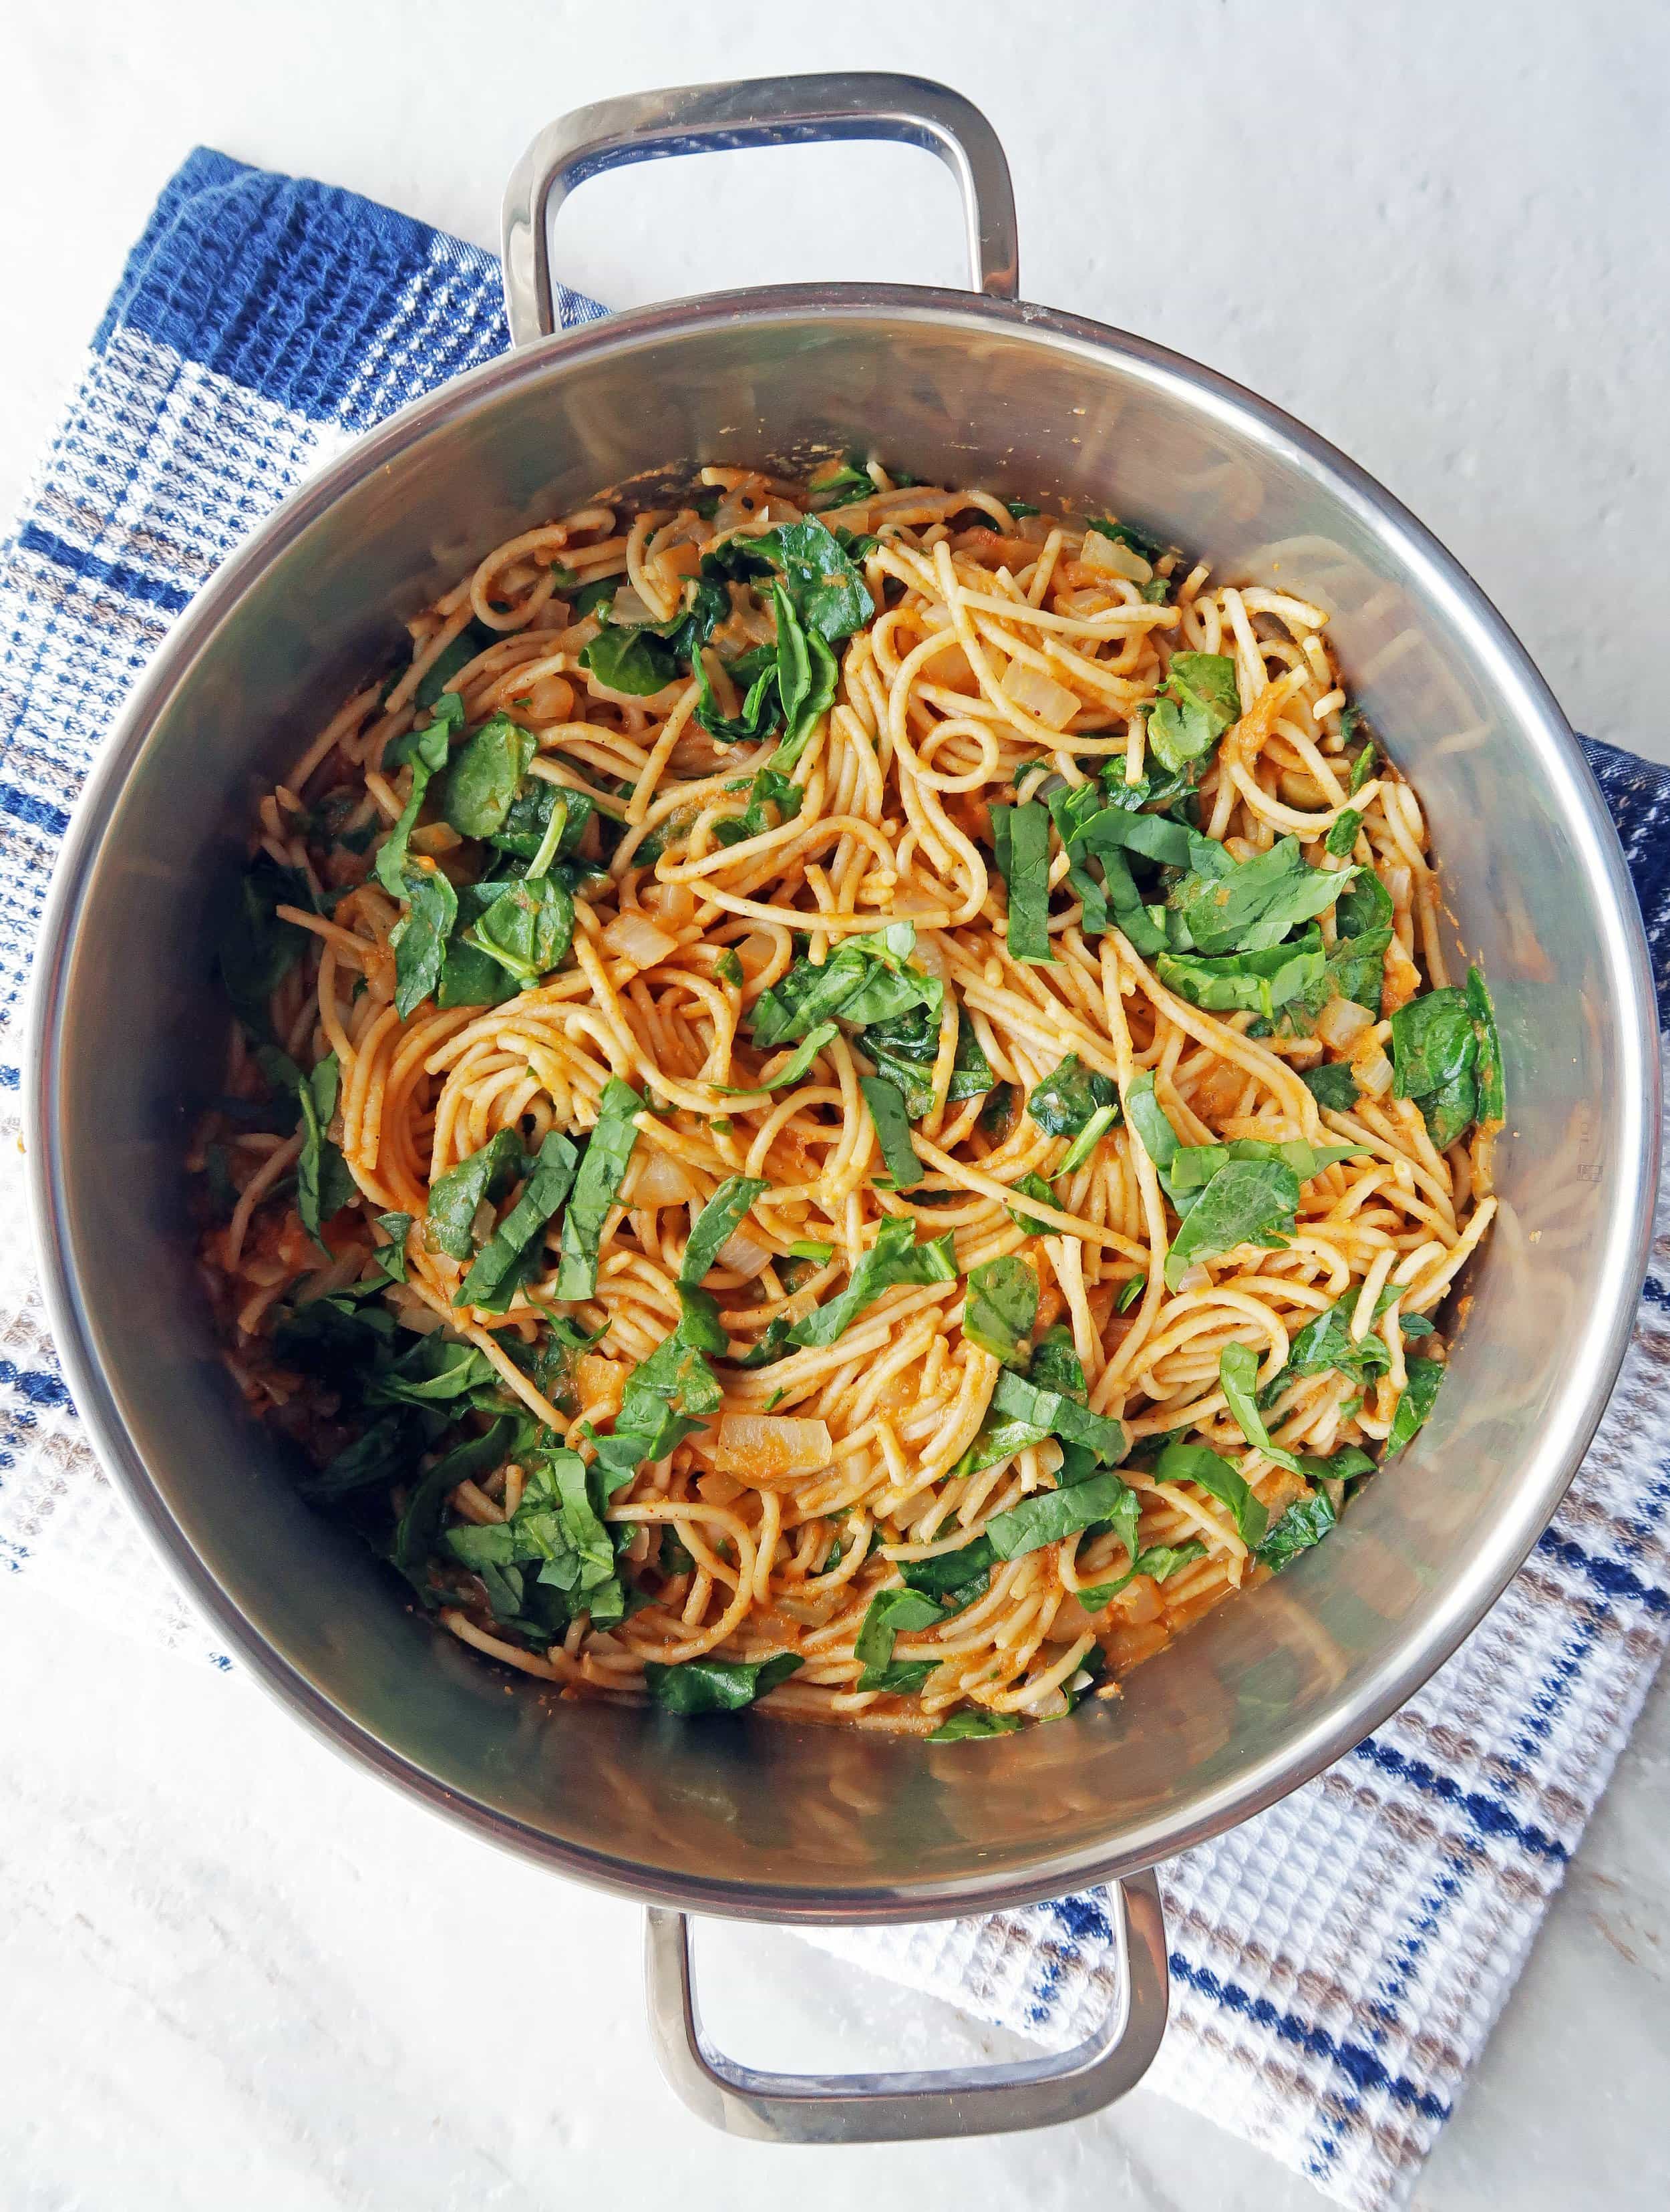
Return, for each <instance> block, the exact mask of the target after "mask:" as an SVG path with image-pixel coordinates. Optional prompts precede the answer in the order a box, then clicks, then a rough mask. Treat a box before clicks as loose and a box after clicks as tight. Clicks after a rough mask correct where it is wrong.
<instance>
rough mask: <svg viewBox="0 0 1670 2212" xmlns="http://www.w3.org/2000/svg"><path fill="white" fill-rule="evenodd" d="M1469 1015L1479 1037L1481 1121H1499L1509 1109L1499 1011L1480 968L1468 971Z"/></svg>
mask: <svg viewBox="0 0 1670 2212" xmlns="http://www.w3.org/2000/svg"><path fill="white" fill-rule="evenodd" d="M1467 1012H1469V1013H1470V1014H1471V1015H1472V1016H1473V1029H1474V1030H1475V1032H1476V1033H1477V1035H1478V1038H1479V1061H1478V1081H1479V1120H1480V1121H1501V1120H1502V1118H1503V1115H1505V1114H1506V1112H1507V1110H1508V1107H1507V1097H1506V1092H1505V1090H1504V1087H1503V1079H1502V1037H1501V1034H1500V1032H1499V1031H1498V1030H1497V1025H1496V1009H1495V1007H1494V1006H1492V1005H1491V994H1490V992H1489V991H1488V989H1487V988H1486V987H1485V978H1484V976H1483V975H1481V974H1480V973H1479V969H1477V968H1469V969H1468V970H1467Z"/></svg>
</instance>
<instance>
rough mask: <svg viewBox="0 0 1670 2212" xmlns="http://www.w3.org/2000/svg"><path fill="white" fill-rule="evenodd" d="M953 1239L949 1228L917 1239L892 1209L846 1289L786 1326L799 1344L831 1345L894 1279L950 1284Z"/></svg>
mask: <svg viewBox="0 0 1670 2212" xmlns="http://www.w3.org/2000/svg"><path fill="white" fill-rule="evenodd" d="M955 1255H956V1239H955V1237H954V1236H953V1235H952V1233H951V1231H949V1230H948V1231H946V1232H945V1234H944V1236H943V1237H934V1238H933V1239H932V1241H931V1242H929V1243H922V1244H919V1243H917V1242H916V1231H915V1227H914V1224H913V1223H912V1222H911V1220H910V1218H909V1217H908V1215H904V1214H896V1213H890V1214H889V1215H888V1216H887V1218H885V1219H884V1221H882V1222H881V1223H880V1224H879V1225H878V1227H877V1231H876V1241H875V1243H873V1244H871V1246H870V1247H869V1248H868V1249H867V1250H866V1251H865V1252H864V1254H863V1255H861V1256H860V1258H859V1263H858V1265H857V1267H854V1268H853V1273H852V1277H851V1279H850V1280H849V1282H848V1283H847V1288H846V1289H845V1290H844V1291H841V1294H840V1296H839V1297H834V1298H831V1299H830V1300H829V1304H827V1305H822V1306H817V1307H815V1308H814V1309H813V1310H812V1311H811V1313H809V1314H808V1315H807V1316H805V1320H804V1321H798V1322H795V1324H794V1326H793V1327H792V1328H791V1329H790V1331H789V1339H790V1341H791V1342H792V1343H794V1344H798V1345H816V1346H823V1345H828V1344H833V1343H835V1340H837V1338H839V1337H841V1335H843V1334H845V1332H846V1330H847V1328H849V1327H850V1326H851V1324H852V1323H853V1322H854V1321H855V1320H856V1319H857V1318H858V1316H859V1314H861V1313H862V1312H863V1311H864V1310H865V1307H866V1306H869V1305H873V1304H874V1303H875V1301H876V1300H877V1299H878V1297H880V1296H881V1294H882V1292H883V1291H885V1290H890V1289H891V1288H892V1286H893V1285H895V1284H896V1283H951V1282H955V1281H956V1256H955Z"/></svg>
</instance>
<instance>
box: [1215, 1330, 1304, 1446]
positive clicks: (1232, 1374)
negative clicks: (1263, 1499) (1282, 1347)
mask: <svg viewBox="0 0 1670 2212" xmlns="http://www.w3.org/2000/svg"><path fill="white" fill-rule="evenodd" d="M1258 1371H1259V1364H1258V1355H1257V1354H1256V1353H1255V1352H1254V1350H1253V1348H1252V1346H1250V1345H1248V1344H1226V1345H1225V1346H1224V1349H1223V1351H1222V1352H1219V1353H1218V1384H1219V1387H1220V1388H1221V1389H1222V1390H1223V1393H1224V1403H1225V1404H1226V1405H1227V1406H1228V1407H1229V1409H1230V1415H1231V1417H1232V1418H1233V1419H1234V1421H1235V1424H1236V1427H1237V1428H1238V1429H1239V1430H1240V1431H1241V1433H1242V1436H1243V1437H1246V1439H1247V1441H1248V1443H1249V1444H1251V1446H1252V1447H1253V1449H1254V1451H1260V1452H1262V1453H1263V1454H1264V1456H1265V1457H1266V1459H1267V1460H1272V1461H1273V1462H1275V1464H1276V1465H1277V1466H1278V1467H1284V1468H1286V1469H1287V1470H1288V1472H1289V1474H1298V1473H1299V1471H1300V1469H1299V1462H1298V1460H1297V1458H1296V1457H1295V1455H1293V1453H1291V1452H1290V1451H1284V1450H1283V1449H1282V1448H1281V1446H1280V1445H1279V1444H1275V1443H1272V1442H1271V1441H1270V1431H1269V1430H1268V1429H1266V1427H1265V1425H1264V1416H1263V1414H1262V1413H1260V1411H1259V1407H1258V1395H1257V1394H1258Z"/></svg>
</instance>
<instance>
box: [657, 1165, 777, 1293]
mask: <svg viewBox="0 0 1670 2212" xmlns="http://www.w3.org/2000/svg"><path fill="white" fill-rule="evenodd" d="M770 1188H771V1185H770V1184H769V1183H768V1182H760V1181H757V1180H756V1178H754V1177H753V1176H726V1179H725V1181H724V1182H722V1183H720V1186H719V1188H718V1189H717V1190H715V1191H714V1194H713V1196H712V1197H711V1198H710V1199H709V1200H707V1204H706V1205H705V1206H703V1207H702V1209H701V1212H700V1213H699V1214H697V1216H696V1218H695V1228H694V1229H693V1230H692V1231H690V1241H689V1243H688V1244H687V1245H686V1246H685V1247H684V1256H683V1260H682V1261H680V1262H679V1267H678V1279H679V1281H680V1283H681V1284H683V1286H684V1287H685V1289H687V1290H694V1289H695V1285H697V1284H698V1283H699V1282H701V1279H702V1278H703V1276H704V1275H706V1274H707V1271H708V1269H709V1268H710V1267H713V1266H714V1264H715V1263H716V1262H717V1261H718V1259H719V1255H720V1249H721V1248H722V1247H723V1246H724V1245H726V1244H728V1243H730V1241H731V1239H732V1237H734V1236H735V1235H736V1233H737V1231H738V1228H739V1227H740V1226H741V1225H742V1223H743V1221H744V1218H745V1217H746V1215H747V1212H748V1209H749V1207H750V1206H752V1205H753V1203H754V1201H755V1200H756V1198H760V1197H762V1196H763V1195H764V1194H765V1193H766V1192H767V1191H768V1190H769V1189H770Z"/></svg>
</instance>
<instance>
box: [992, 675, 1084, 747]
mask: <svg viewBox="0 0 1670 2212" xmlns="http://www.w3.org/2000/svg"><path fill="white" fill-rule="evenodd" d="M1003 688H1004V690H1005V691H1006V692H1007V693H1008V695H1009V696H1010V697H1011V699H1012V700H1013V701H1014V702H1015V704H1016V705H1017V707H1024V708H1025V709H1026V711H1027V712H1028V714H1035V715H1036V716H1037V718H1038V720H1040V721H1041V722H1044V723H1047V724H1048V726H1049V727H1050V728H1051V729H1052V730H1065V729H1066V726H1067V724H1068V723H1069V722H1070V721H1072V718H1073V716H1074V715H1075V714H1078V711H1079V709H1080V708H1081V707H1083V705H1084V701H1083V700H1082V699H1081V698H1080V697H1079V696H1078V693H1077V692H1076V691H1069V690H1068V689H1067V687H1066V684H1058V683H1057V682H1056V681H1055V679H1054V677H1053V676H1046V675H1045V674H1044V672H1043V671H1042V669H1041V668H1029V667H1028V666H1027V665H1026V664H1025V662H1024V661H1020V660H1011V662H1010V664H1009V666H1008V667H1007V669H1005V671H1004V678H1003Z"/></svg>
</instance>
